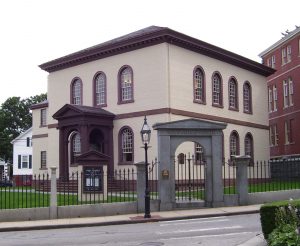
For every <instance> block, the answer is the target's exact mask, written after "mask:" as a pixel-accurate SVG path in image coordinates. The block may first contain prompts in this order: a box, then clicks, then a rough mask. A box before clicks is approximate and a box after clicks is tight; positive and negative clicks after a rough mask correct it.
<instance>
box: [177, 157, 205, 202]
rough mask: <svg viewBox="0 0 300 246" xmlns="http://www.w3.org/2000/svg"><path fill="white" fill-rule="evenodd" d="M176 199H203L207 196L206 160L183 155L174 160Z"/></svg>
mask: <svg viewBox="0 0 300 246" xmlns="http://www.w3.org/2000/svg"><path fill="white" fill-rule="evenodd" d="M174 165H175V192H176V200H188V201H192V200H203V199H204V197H205V162H202V161H201V162H200V161H197V160H196V159H195V157H194V156H190V155H182V156H179V157H178V158H176V159H175V160H174Z"/></svg>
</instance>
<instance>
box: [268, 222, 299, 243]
mask: <svg viewBox="0 0 300 246" xmlns="http://www.w3.org/2000/svg"><path fill="white" fill-rule="evenodd" d="M268 245H269V246H297V245H300V240H299V236H298V234H297V232H296V226H295V225H294V224H282V225H280V226H278V227H277V228H275V229H274V230H273V231H272V232H271V234H270V235H269V238H268Z"/></svg>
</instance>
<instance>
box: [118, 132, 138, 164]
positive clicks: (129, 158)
mask: <svg viewBox="0 0 300 246" xmlns="http://www.w3.org/2000/svg"><path fill="white" fill-rule="evenodd" d="M133 141H134V136H133V131H132V130H131V128H130V127H123V128H122V129H121V130H120V133H119V142H120V144H119V153H120V163H122V164H132V163H133V160H134V148H133Z"/></svg>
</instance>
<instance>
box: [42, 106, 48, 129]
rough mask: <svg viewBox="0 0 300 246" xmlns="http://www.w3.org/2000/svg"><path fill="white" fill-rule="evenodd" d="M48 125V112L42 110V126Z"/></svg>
mask: <svg viewBox="0 0 300 246" xmlns="http://www.w3.org/2000/svg"><path fill="white" fill-rule="evenodd" d="M46 125H47V110H46V109H45V108H43V109H41V126H46Z"/></svg>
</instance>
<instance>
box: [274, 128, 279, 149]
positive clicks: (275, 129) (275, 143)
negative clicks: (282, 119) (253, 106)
mask: <svg viewBox="0 0 300 246" xmlns="http://www.w3.org/2000/svg"><path fill="white" fill-rule="evenodd" d="M273 127H274V145H275V146H277V145H278V141H279V136H278V131H277V125H274V126H273Z"/></svg>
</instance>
